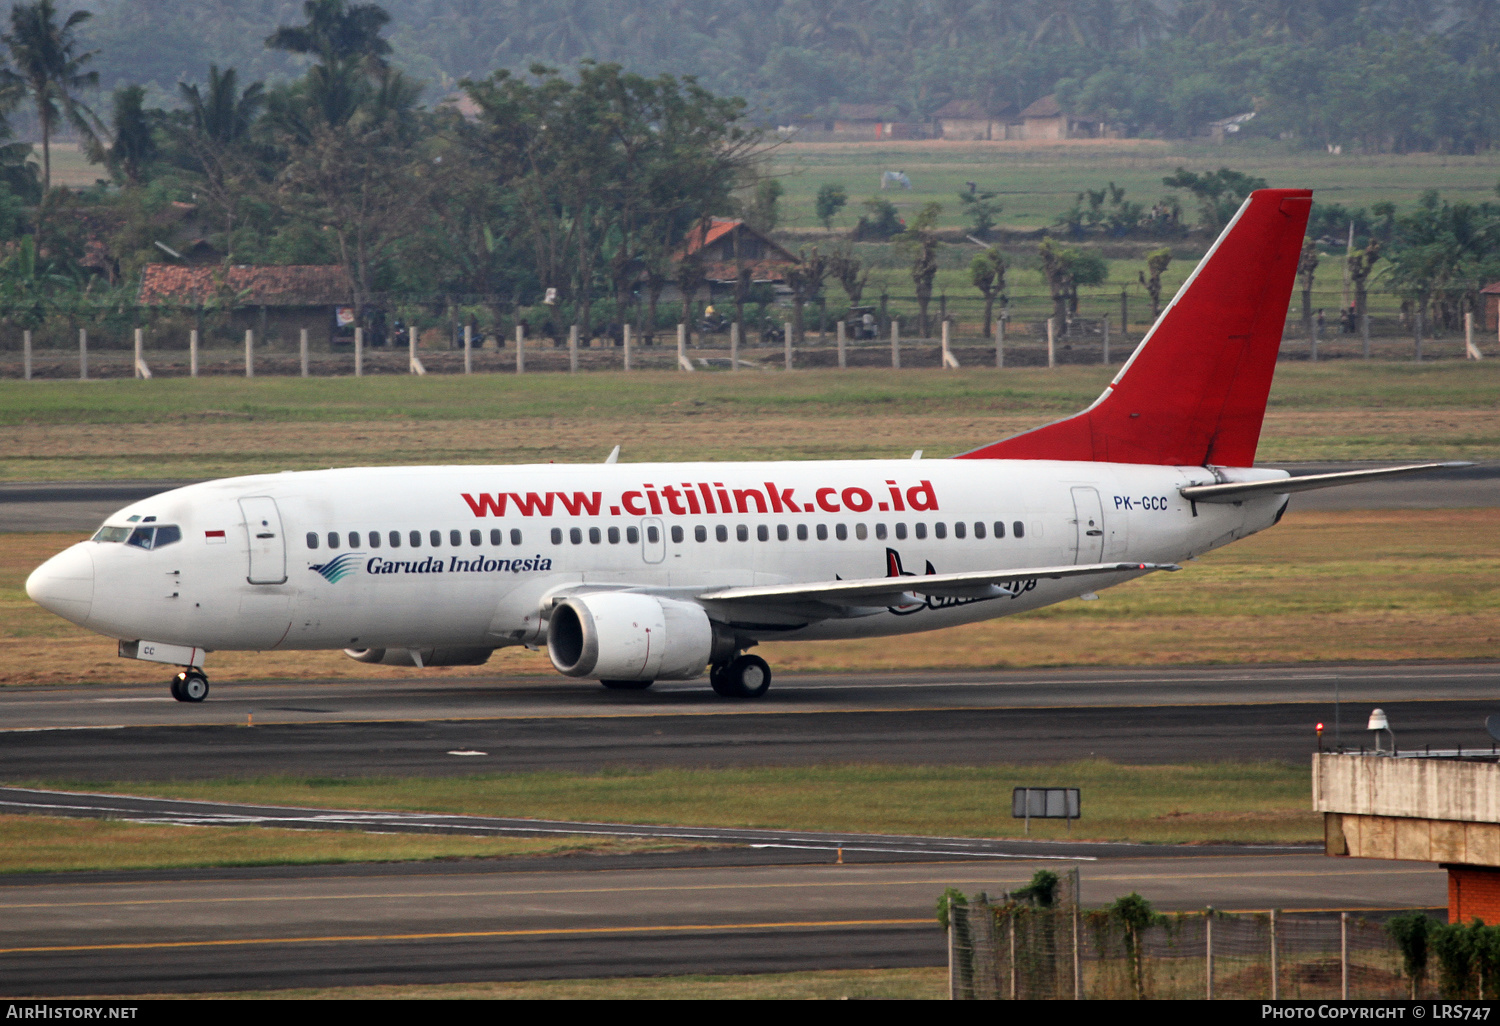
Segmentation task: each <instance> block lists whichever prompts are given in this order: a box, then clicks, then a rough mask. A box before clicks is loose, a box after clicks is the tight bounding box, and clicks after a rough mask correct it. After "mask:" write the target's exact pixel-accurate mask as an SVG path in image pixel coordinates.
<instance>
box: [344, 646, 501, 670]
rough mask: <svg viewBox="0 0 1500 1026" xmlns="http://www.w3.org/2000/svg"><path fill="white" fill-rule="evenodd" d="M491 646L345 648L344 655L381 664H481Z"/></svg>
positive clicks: (486, 658) (489, 652)
mask: <svg viewBox="0 0 1500 1026" xmlns="http://www.w3.org/2000/svg"><path fill="white" fill-rule="evenodd" d="M494 651H495V650H494V649H492V648H418V649H411V648H346V649H344V655H346V656H348V657H349V658H350V659H353V660H355V661H357V662H361V663H379V664H381V665H382V666H419V667H421V666H483V665H484V664H485V663H487V662H489V661H490V655H491V653H493V652H494Z"/></svg>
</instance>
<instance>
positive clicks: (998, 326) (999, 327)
mask: <svg viewBox="0 0 1500 1026" xmlns="http://www.w3.org/2000/svg"><path fill="white" fill-rule="evenodd" d="M1004 366H1005V315H1004V314H1003V313H1002V314H1001V316H1000V317H998V318H996V320H995V367H996V368H997V369H998V368H1001V367H1004Z"/></svg>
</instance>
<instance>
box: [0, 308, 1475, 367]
mask: <svg viewBox="0 0 1500 1026" xmlns="http://www.w3.org/2000/svg"><path fill="white" fill-rule="evenodd" d="M1127 292H1128V290H1127ZM482 298H490V299H493V298H494V297H447V298H446V299H440V300H428V301H426V302H425V303H423V304H417V303H412V302H406V301H403V303H402V304H401V306H400V309H401V310H402V311H404V315H405V316H406V317H407V318H409V320H410V321H411V323H410V324H408V323H406V322H404V321H402V320H400V319H392V320H391V321H390V322H386V321H385V320H383V319H382V320H380V321H379V322H378V325H377V326H376V327H373V328H370V329H364V328H359V329H355V328H353V327H352V326H350V325H349V324H347V323H344V324H340V323H339V321H338V319H337V317H336V316H335V313H334V311H331V310H329V311H322V310H312V311H306V310H303V311H298V310H278V311H274V312H271V313H268V311H267V309H266V308H264V307H248V306H247V307H239V308H235V309H232V310H226V311H220V312H219V314H217V315H215V317H212V318H209V319H208V320H207V321H205V320H204V318H202V317H201V316H198V315H197V314H195V313H194V312H193V311H184V310H165V309H163V308H159V307H139V308H136V307H127V308H118V307H117V308H112V309H110V310H108V311H79V310H74V311H72V312H70V313H69V315H68V316H67V317H61V316H56V317H49V318H44V319H43V320H42V322H41V323H40V324H39V325H38V326H37V327H35V328H33V329H31V330H25V331H23V330H19V329H7V328H5V327H3V325H0V377H11V378H17V377H19V378H28V379H30V378H38V379H58V378H75V377H83V378H92V377H97V378H118V377H132V376H136V377H155V376H169V377H173V376H223V375H254V374H265V375H278V376H279V375H298V374H303V375H307V376H319V377H322V376H347V375H355V376H363V375H366V374H407V373H415V374H426V373H433V374H459V373H529V372H559V371H572V372H584V371H609V370H614V371H619V370H670V369H681V370H739V369H787V370H792V369H797V368H817V367H892V368H922V367H941V366H947V367H950V368H963V367H993V366H1048V365H1057V364H1092V363H1098V364H1118V363H1120V362H1122V361H1124V360H1126V359H1128V358H1129V357H1130V355H1131V353H1132V352H1134V350H1135V347H1136V346H1137V345H1138V344H1139V343H1140V341H1141V339H1142V338H1143V337H1144V334H1145V332H1146V331H1147V329H1148V328H1149V326H1150V323H1149V322H1150V319H1151V318H1150V314H1151V309H1150V306H1149V305H1147V304H1144V303H1142V302H1141V301H1140V297H1131V296H1129V295H1127V294H1122V293H1115V292H1103V291H1099V292H1092V293H1086V294H1083V295H1081V296H1080V297H1079V301H1078V305H1077V309H1076V312H1075V311H1072V310H1067V311H1065V313H1064V315H1063V316H1057V311H1056V307H1055V305H1054V304H1053V302H1052V301H1051V299H1050V297H1049V296H1046V295H1043V294H1017V295H1014V296H1011V297H1009V299H1010V301H1009V302H1008V303H1007V304H1004V305H1001V304H996V305H995V306H994V307H993V309H992V310H991V311H990V312H991V318H990V319H989V321H988V323H986V319H985V315H984V313H985V312H984V306H983V302H982V300H981V299H979V298H978V297H975V296H961V297H945V296H942V295H939V296H937V297H935V298H934V299H933V301H932V302H931V303H929V305H928V306H929V309H928V316H927V317H926V319H925V321H924V319H923V318H922V317H921V316H920V314H919V313H918V312H917V311H916V303H915V298H914V297H911V296H892V295H888V294H887V295H883V296H882V297H878V298H877V300H876V301H875V302H874V303H873V304H865V305H861V306H854V307H851V306H849V305H848V304H847V303H844V304H839V305H834V304H832V303H830V302H827V301H825V302H822V303H817V304H807V305H806V306H805V307H804V309H803V317H802V324H801V330H800V332H799V331H798V330H797V329H796V328H795V327H794V323H793V322H794V319H793V316H792V310H791V307H790V305H778V304H774V303H768V304H764V305H755V306H753V307H747V308H746V309H744V310H736V309H735V308H734V307H733V306H732V305H731V304H729V303H726V302H725V301H724V300H722V299H720V300H718V301H717V305H714V302H713V301H712V300H706V301H703V302H701V303H698V304H695V305H694V306H693V307H692V308H691V309H689V310H687V311H686V312H687V313H688V314H690V315H691V317H690V319H689V320H687V321H681V322H679V321H674V320H672V318H674V317H676V318H681V317H682V315H683V313H684V307H683V305H682V304H681V303H677V304H663V306H662V308H661V309H660V310H659V311H658V317H657V320H656V323H655V324H654V325H653V326H652V327H651V329H650V330H647V328H646V326H644V325H642V324H639V323H632V322H631V321H629V320H618V321H608V322H605V323H602V324H598V325H597V330H595V331H594V332H592V333H591V332H584V331H580V330H577V329H576V328H575V327H574V326H571V325H568V324H566V323H565V321H566V316H565V314H566V311H564V312H563V313H561V314H559V313H557V312H555V311H545V310H544V311H542V313H541V314H537V312H536V311H535V310H522V311H512V312H511V314H510V315H508V316H507V315H506V314H505V313H504V312H503V307H501V306H500V305H499V304H498V302H496V303H490V304H484V303H468V302H467V300H476V299H482ZM1312 299H1313V302H1314V303H1321V302H1323V301H1324V300H1327V301H1330V304H1329V306H1324V305H1310V307H1309V309H1311V310H1312V311H1314V313H1313V315H1312V316H1311V317H1309V318H1307V319H1304V318H1303V317H1302V316H1301V311H1302V304H1301V300H1300V297H1296V296H1294V302H1293V304H1292V308H1291V309H1289V311H1288V317H1287V320H1286V321H1285V323H1284V325H1283V333H1282V341H1281V350H1280V358H1281V359H1283V360H1312V361H1318V360H1343V359H1361V358H1364V359H1369V358H1375V359H1385V360H1416V361H1428V360H1451V359H1483V358H1486V357H1491V358H1493V357H1500V324H1497V317H1496V311H1495V310H1493V309H1491V310H1479V311H1475V312H1468V313H1465V314H1464V315H1463V316H1462V317H1460V318H1457V319H1456V320H1455V319H1454V318H1453V317H1448V318H1447V320H1444V319H1443V318H1441V317H1437V318H1429V317H1428V316H1427V315H1425V314H1424V313H1423V312H1422V311H1421V310H1417V309H1414V308H1413V307H1412V306H1411V304H1407V305H1406V306H1405V307H1404V308H1403V307H1402V306H1401V305H1400V303H1399V301H1398V300H1397V299H1396V297H1394V296H1390V295H1386V294H1375V293H1372V294H1371V295H1370V297H1369V302H1368V304H1367V313H1366V314H1364V315H1362V316H1354V315H1353V314H1352V313H1351V312H1350V311H1348V310H1344V311H1343V312H1342V313H1341V312H1340V310H1339V308H1338V307H1337V306H1332V303H1336V302H1341V301H1342V299H1343V296H1342V295H1341V294H1340V293H1337V292H1331V293H1317V294H1315V295H1314V296H1313V297H1312ZM1330 306H1331V307H1332V309H1331V316H1330V315H1329V308H1330ZM414 311H415V312H417V313H420V314H421V316H417V315H416V313H414ZM424 311H425V312H424ZM623 313H624V314H625V315H626V316H636V317H638V316H640V315H641V313H642V312H641V311H640V310H638V309H627V310H625V311H623ZM737 314H742V315H743V316H741V317H739V319H736V316H737ZM1137 317H1141V318H1143V319H1142V320H1136V319H1135V318H1137ZM1450 321H1451V322H1453V323H1449V322H1450ZM924 328H925V331H924V330H923V329H924Z"/></svg>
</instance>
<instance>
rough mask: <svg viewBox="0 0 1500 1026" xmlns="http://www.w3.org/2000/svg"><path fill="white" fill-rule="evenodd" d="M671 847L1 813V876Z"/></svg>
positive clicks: (627, 841) (670, 846)
mask: <svg viewBox="0 0 1500 1026" xmlns="http://www.w3.org/2000/svg"><path fill="white" fill-rule="evenodd" d="M683 847H684V846H683V845H682V844H681V843H678V842H662V841H655V840H649V839H642V840H638V839H633V838H615V837H558V838H552V839H547V840H532V839H529V838H514V837H456V836H452V835H446V834H444V835H432V836H419V835H415V834H373V833H361V832H358V831H352V830H351V831H341V830H281V829H276V828H271V827H207V828H205V827H183V826H166V825H160V824H154V823H127V822H123V821H116V820H98V819H56V818H52V817H48V816H7V815H0V873H55V872H67V871H76V870H125V869H176V868H182V867H187V866H283V865H298V864H302V863H330V862H415V861H423V860H429V859H452V858H507V857H509V858H514V857H517V856H520V857H528V856H529V857H539V856H543V855H573V854H580V853H584V852H587V853H590V854H631V853H636V852H646V851H671V850H679V849H681V848H683Z"/></svg>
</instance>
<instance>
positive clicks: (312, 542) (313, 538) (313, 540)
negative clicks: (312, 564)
mask: <svg viewBox="0 0 1500 1026" xmlns="http://www.w3.org/2000/svg"><path fill="white" fill-rule="evenodd" d="M103 533H104V532H103V531H100V532H99V534H103ZM94 537H95V539H97V538H98V537H99V535H97V534H96V535H94ZM307 547H308V548H310V549H315V548H317V547H318V532H317V531H308V532H307Z"/></svg>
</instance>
